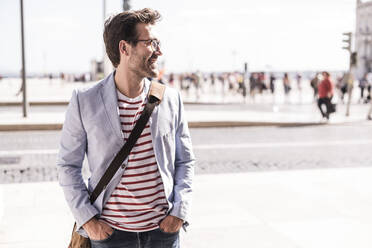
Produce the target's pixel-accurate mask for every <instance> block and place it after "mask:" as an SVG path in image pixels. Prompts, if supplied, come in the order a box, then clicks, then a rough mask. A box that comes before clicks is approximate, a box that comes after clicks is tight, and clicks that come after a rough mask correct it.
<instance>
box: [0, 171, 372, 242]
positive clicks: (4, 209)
mask: <svg viewBox="0 0 372 248" xmlns="http://www.w3.org/2000/svg"><path fill="white" fill-rule="evenodd" d="M371 177H372V168H348V169H321V170H294V171H280V172H250V173H240V174H219V175H198V176H196V178H195V193H194V203H193V208H192V209H193V211H192V215H191V219H190V222H191V225H190V227H189V231H188V233H187V234H186V235H184V233H182V243H183V246H182V247H183V248H210V247H216V248H218V247H221V248H222V247H249V248H292V247H293V248H329V247H337V248H350V247H352V248H370V247H372V236H371V235H370V234H371V230H372V212H371V209H372V201H371V197H370V196H371V194H372V181H371V180H370V179H371ZM72 224H73V218H72V216H71V214H70V212H69V210H68V207H67V204H66V203H65V201H64V198H63V193H62V191H61V189H60V188H59V186H58V184H57V182H48V183H45V182H44V183H24V184H0V248H24V247H30V248H50V247H54V248H59V247H61V248H62V247H63V248H65V247H66V246H67V242H68V240H69V236H70V232H71V227H72Z"/></svg>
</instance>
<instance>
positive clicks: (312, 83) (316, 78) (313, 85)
mask: <svg viewBox="0 0 372 248" xmlns="http://www.w3.org/2000/svg"><path fill="white" fill-rule="evenodd" d="M318 84H319V73H318V72H317V73H315V76H314V77H313V78H312V79H311V81H310V86H311V88H312V89H313V92H314V93H313V97H314V102H315V101H316V100H317V98H318Z"/></svg>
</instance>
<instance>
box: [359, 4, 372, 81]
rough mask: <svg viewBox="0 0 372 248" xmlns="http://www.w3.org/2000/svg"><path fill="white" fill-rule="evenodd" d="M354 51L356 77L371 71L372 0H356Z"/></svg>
mask: <svg viewBox="0 0 372 248" xmlns="http://www.w3.org/2000/svg"><path fill="white" fill-rule="evenodd" d="M355 51H356V52H357V67H356V75H355V76H356V77H357V79H360V78H361V77H363V75H364V74H366V73H368V72H372V1H363V2H362V1H361V0H357V6H356V28H355Z"/></svg>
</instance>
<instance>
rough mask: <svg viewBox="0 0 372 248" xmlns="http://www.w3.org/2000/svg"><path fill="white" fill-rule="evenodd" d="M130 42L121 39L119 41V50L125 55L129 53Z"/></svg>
mask: <svg viewBox="0 0 372 248" xmlns="http://www.w3.org/2000/svg"><path fill="white" fill-rule="evenodd" d="M127 47H128V43H127V42H125V41H124V40H121V41H120V42H119V51H120V53H124V54H125V55H128V50H127V49H128V48H127Z"/></svg>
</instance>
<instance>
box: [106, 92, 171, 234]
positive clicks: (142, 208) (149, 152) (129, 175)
mask: <svg viewBox="0 0 372 248" xmlns="http://www.w3.org/2000/svg"><path fill="white" fill-rule="evenodd" d="M117 96H118V105H119V113H120V122H121V128H122V132H123V135H124V140H125V141H127V140H128V137H129V134H130V132H131V131H132V129H133V127H134V125H135V123H136V121H137V120H138V119H139V117H140V116H141V113H142V111H143V109H144V107H145V105H146V94H145V92H143V93H142V94H141V95H140V96H138V97H136V98H128V97H126V96H125V95H123V94H121V93H120V92H119V91H117ZM167 210H168V203H167V200H166V198H165V193H164V186H163V181H162V179H161V177H160V174H159V171H158V165H157V162H156V159H155V153H154V149H153V145H152V139H151V129H150V125H146V127H145V129H144V130H143V132H142V134H141V136H140V138H139V139H138V140H137V143H136V145H135V146H134V147H133V149H132V151H131V153H130V154H129V157H128V164H127V167H126V168H125V170H124V173H123V175H122V178H121V180H120V183H119V185H117V186H116V188H115V190H114V192H113V193H112V194H111V196H110V198H109V200H108V201H107V203H106V204H105V206H104V208H103V212H102V215H101V218H102V219H103V220H104V221H105V222H106V223H108V224H109V225H110V226H111V227H113V228H115V229H119V230H123V231H128V232H145V231H151V230H154V229H157V228H158V227H159V222H160V221H161V220H162V219H163V218H164V217H165V216H166V212H167Z"/></svg>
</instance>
